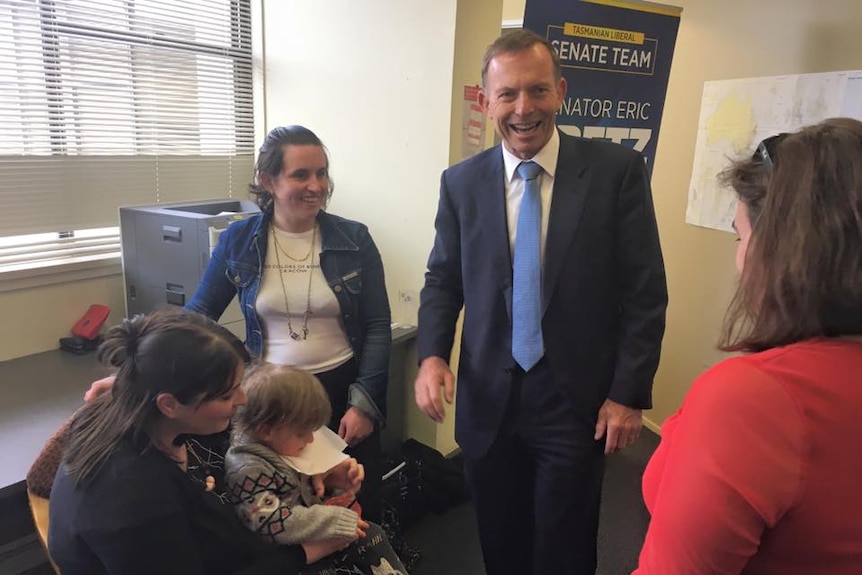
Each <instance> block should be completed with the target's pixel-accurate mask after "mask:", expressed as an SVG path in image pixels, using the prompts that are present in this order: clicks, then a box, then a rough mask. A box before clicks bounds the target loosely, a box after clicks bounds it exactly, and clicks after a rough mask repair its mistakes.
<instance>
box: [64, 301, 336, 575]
mask: <svg viewBox="0 0 862 575" xmlns="http://www.w3.org/2000/svg"><path fill="white" fill-rule="evenodd" d="M99 359H100V360H101V361H103V362H104V363H106V364H108V365H110V366H112V367H114V368H115V369H116V378H115V380H114V382H113V386H112V388H111V391H110V392H106V393H102V394H101V395H100V396H99V397H97V398H96V399H94V400H93V401H91V402H89V403H88V404H87V405H85V406H84V407H83V408H81V410H79V411H78V412H77V413H76V414H75V416H74V417H73V419H72V423H71V430H70V432H69V437H68V443H67V445H66V450H65V455H64V459H63V463H62V464H61V466H60V469H59V470H58V472H57V476H56V479H55V482H54V487H53V489H52V491H51V498H50V515H51V522H50V530H49V536H48V548H49V551H50V554H51V557H52V559H53V560H54V562H55V563H56V564H57V565H58V567H59V568H60V571H61V572H62V573H63V574H64V575H100V574H106V575H136V574H142V575H143V574H147V575H150V574H153V573H159V574H176V575H180V574H182V575H188V574H193V573H194V574H207V575H210V574H213V575H214V574H228V573H247V574H251V573H261V574H263V573H266V574H272V573H281V574H288V575H289V574H290V573H299V571H300V569H301V568H302V566H303V565H305V564H306V560H307V561H308V562H312V561H315V560H317V559H319V558H320V557H323V556H325V555H327V554H329V553H331V552H332V551H335V550H336V549H340V548H342V547H344V546H345V545H346V544H347V543H348V542H347V541H340V540H339V541H326V542H320V543H316V544H312V545H309V546H292V547H281V548H275V547H270V546H265V545H263V544H261V543H260V542H259V541H258V540H257V539H256V538H255V537H254V536H253V535H252V534H251V533H249V532H248V531H247V530H246V529H245V528H244V527H243V525H242V524H241V523H240V522H239V520H238V519H237V517H236V515H235V514H234V511H233V509H232V507H231V506H229V505H226V504H225V500H224V496H223V489H224V483H223V482H224V477H223V475H224V473H223V461H224V453H225V451H226V447H227V445H226V433H224V432H225V430H226V429H227V428H228V425H229V423H230V419H231V417H232V416H233V414H234V412H235V411H236V409H237V407H238V406H240V405H242V404H244V403H245V400H246V399H245V392H244V391H243V390H242V388H241V387H240V381H241V379H242V376H243V369H244V367H243V366H244V364H245V362H246V360H248V354H247V352H246V351H245V348H244V347H243V345H242V343H241V342H240V341H239V340H238V339H237V338H236V337H235V336H233V335H232V334H231V333H230V332H229V331H227V330H226V329H225V328H223V327H222V326H220V325H218V324H217V323H215V322H213V321H211V320H209V319H207V318H205V317H203V316H201V315H199V314H195V313H191V312H182V311H173V312H159V313H154V314H151V315H149V316H137V317H135V318H133V319H131V320H126V321H125V322H124V323H122V324H121V325H119V326H116V327H114V328H112V329H110V330H109V331H108V333H107V336H106V339H105V342H104V343H103V344H102V346H101V347H100V348H99ZM303 547H304V549H303ZM306 555H307V556H306Z"/></svg>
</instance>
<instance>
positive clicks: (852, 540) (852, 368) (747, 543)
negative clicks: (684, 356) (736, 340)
mask: <svg viewBox="0 0 862 575" xmlns="http://www.w3.org/2000/svg"><path fill="white" fill-rule="evenodd" d="M643 492H644V500H645V502H646V505H647V508H648V509H649V510H650V513H651V514H652V522H651V523H650V526H649V530H648V532H647V535H646V541H645V542H644V547H643V549H642V550H641V555H640V566H639V567H638V569H637V570H635V572H634V573H636V574H638V575H695V574H696V575H719V574H720V575H729V574H734V575H735V574H740V573H743V574H747V575H779V574H780V575H803V574H804V575H810V574H820V573H823V574H828V575H860V574H862V342H860V341H858V340H857V341H853V340H826V339H818V340H810V341H806V342H802V343H797V344H793V345H789V346H786V347H782V348H776V349H772V350H768V351H765V352H762V353H756V354H751V355H747V356H742V357H734V358H731V359H728V360H726V361H722V362H721V363H719V364H717V365H716V366H714V367H713V368H711V369H709V370H708V371H707V372H706V373H704V374H703V375H702V376H700V377H699V378H697V380H695V382H694V384H693V385H692V388H691V391H690V392H689V393H688V395H687V396H686V398H685V401H684V402H683V405H682V407H681V408H680V410H679V411H678V412H677V413H676V414H674V415H673V416H671V417H670V418H668V420H667V421H666V422H665V424H664V425H663V426H662V440H661V444H660V445H659V447H658V449H657V450H656V452H655V454H654V455H653V457H652V459H651V460H650V463H649V465H648V466H647V469H646V471H645V472H644V476H643Z"/></svg>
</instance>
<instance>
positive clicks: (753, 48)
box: [503, 0, 862, 424]
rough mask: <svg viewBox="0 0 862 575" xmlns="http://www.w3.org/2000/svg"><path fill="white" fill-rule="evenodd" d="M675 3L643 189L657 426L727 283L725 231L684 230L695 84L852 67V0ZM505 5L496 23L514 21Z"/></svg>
mask: <svg viewBox="0 0 862 575" xmlns="http://www.w3.org/2000/svg"><path fill="white" fill-rule="evenodd" d="M667 3H668V4H674V5H677V6H681V7H683V9H684V10H683V13H682V20H681V24H680V29H679V36H678V38H677V43H676V51H675V54H674V61H673V68H672V70H671V76H670V82H669V85H668V92H667V101H666V105H665V112H664V118H663V122H662V127H661V135H660V139H659V143H658V150H657V152H656V156H657V157H656V164H655V171H654V173H653V182H652V183H653V190H654V194H655V203H656V210H657V213H658V223H659V230H660V232H661V238H662V246H663V248H664V254H665V262H666V265H667V272H668V288H669V291H670V307H669V309H668V326H667V335H666V336H665V340H664V352H663V358H662V362H661V366H660V367H659V371H658V375H657V379H656V385H655V392H654V403H655V409H653V410H652V411H651V412H648V413H647V417H648V418H649V420H650V421H651V422H653V423H656V424H660V423H661V422H662V421H663V420H664V419H665V418H666V417H667V416H668V415H670V414H671V413H673V412H674V411H675V410H676V409H677V408H678V406H679V404H680V402H681V401H682V398H683V396H684V395H685V393H686V391H687V390H688V388H689V386H690V384H691V381H692V380H693V379H694V378H695V377H696V376H697V375H698V374H699V373H700V372H701V371H703V369H704V368H705V367H707V366H709V365H711V364H712V363H714V362H715V361H717V360H718V359H721V358H722V357H723V355H722V354H720V353H719V352H717V351H715V347H714V343H715V341H716V338H717V336H718V332H719V329H720V326H721V320H722V317H723V313H724V308H725V305H726V303H727V301H728V299H729V297H730V295H731V293H732V291H733V288H734V285H735V271H734V264H733V261H734V250H735V247H736V245H735V242H734V239H735V238H734V237H733V236H732V235H731V234H726V233H722V232H716V231H711V230H707V229H703V228H697V227H694V226H690V225H687V224H685V207H686V201H687V193H688V184H689V178H690V177H691V167H692V161H693V159H694V143H695V139H696V130H697V123H698V118H699V113H700V96H701V91H702V89H703V82H704V81H706V80H721V79H729V78H743V77H750V76H772V75H779V74H797V73H810V72H827V71H834V70H853V69H860V68H862V34H860V33H859V31H860V29H862V3H860V2H858V1H856V0H760V1H758V2H750V1H748V0H724V1H722V2H715V1H713V0H677V1H676V2H667ZM523 11H524V1H523V0H505V1H504V3H503V18H504V19H507V18H508V19H519V18H523Z"/></svg>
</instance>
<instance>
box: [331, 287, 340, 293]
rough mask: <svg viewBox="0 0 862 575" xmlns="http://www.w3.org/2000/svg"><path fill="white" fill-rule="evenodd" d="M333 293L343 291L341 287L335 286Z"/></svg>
mask: <svg viewBox="0 0 862 575" xmlns="http://www.w3.org/2000/svg"><path fill="white" fill-rule="evenodd" d="M332 291H334V292H335V293H339V292H340V291H341V286H335V287H334V288H332Z"/></svg>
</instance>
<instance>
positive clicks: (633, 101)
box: [524, 0, 682, 173]
mask: <svg viewBox="0 0 862 575" xmlns="http://www.w3.org/2000/svg"><path fill="white" fill-rule="evenodd" d="M681 13H682V8H678V7H675V6H667V5H664V4H655V3H652V2H642V1H639V0H574V1H573V0H569V1H566V2H562V1H560V0H527V3H526V8H525V12H524V27H525V28H529V29H530V30H533V31H534V32H536V33H538V34H539V35H541V36H543V37H545V38H547V39H548V40H549V41H550V43H551V44H552V45H553V46H554V48H555V49H556V50H557V54H559V56H560V63H561V65H562V71H563V77H564V78H565V79H566V82H567V84H568V92H567V94H566V98H565V100H564V101H563V106H562V108H561V109H560V112H559V114H558V116H557V125H558V126H559V127H560V129H561V130H562V131H563V132H565V133H567V134H572V135H575V136H583V137H585V138H602V139H607V140H612V141H614V142H617V143H622V144H626V145H629V146H632V147H633V148H635V149H636V150H638V151H640V152H642V153H643V154H644V157H645V158H646V161H647V168H648V169H649V172H650V173H652V166H653V164H654V160H655V150H656V142H657V141H658V133H659V128H660V127H661V116H662V112H663V110H664V99H665V94H666V92H667V81H668V76H669V75H670V65H671V60H672V59H673V50H674V45H675V44H676V34H677V30H678V29H679V19H680V15H681Z"/></svg>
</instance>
